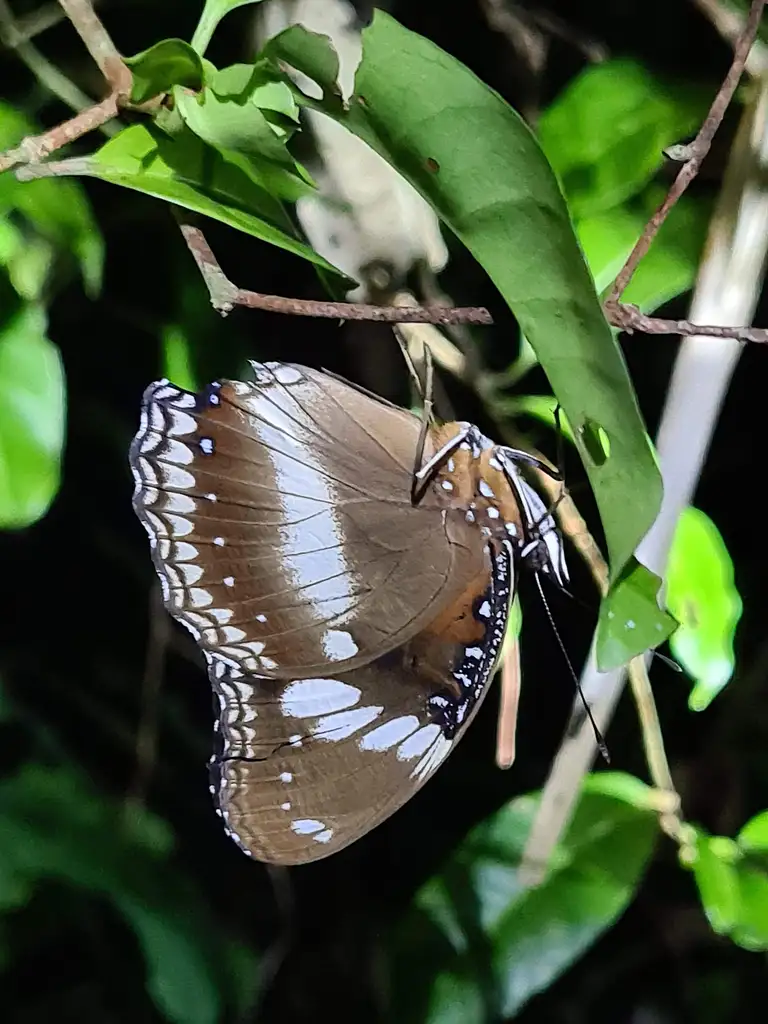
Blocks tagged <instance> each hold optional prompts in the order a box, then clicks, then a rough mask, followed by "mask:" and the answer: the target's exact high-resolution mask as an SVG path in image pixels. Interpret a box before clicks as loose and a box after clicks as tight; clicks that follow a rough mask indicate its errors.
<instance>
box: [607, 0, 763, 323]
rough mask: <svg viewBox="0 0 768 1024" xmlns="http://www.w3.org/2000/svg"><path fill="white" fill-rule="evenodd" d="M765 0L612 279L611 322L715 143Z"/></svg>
mask: <svg viewBox="0 0 768 1024" xmlns="http://www.w3.org/2000/svg"><path fill="white" fill-rule="evenodd" d="M765 2H766V0H752V6H751V8H750V11H749V16H748V17H747V20H746V22H745V24H744V30H743V32H742V33H741V36H740V37H739V40H738V42H737V44H736V47H735V49H734V54H733V62H732V64H731V66H730V68H729V70H728V74H727V75H726V76H725V78H724V79H723V84H722V85H721V86H720V89H719V90H718V93H717V95H716V96H715V99H714V101H713V103H712V106H711V107H710V108H709V113H708V114H707V116H706V118H705V120H704V123H703V124H702V126H701V128H700V129H699V133H698V135H697V136H696V138H695V139H694V140H693V142H692V143H691V144H690V146H686V147H685V163H684V164H683V166H682V167H681V168H680V171H679V172H678V175H677V177H676V178H675V180H674V182H673V183H672V187H671V188H670V190H669V192H668V193H667V196H666V198H665V200H664V202H663V203H662V204H661V206H660V207H659V208H658V210H657V211H656V212H655V213H654V214H653V216H652V217H651V219H650V220H649V221H648V223H647V224H646V226H645V229H644V230H643V233H642V235H641V236H640V238H639V239H638V241H637V243H636V245H635V247H634V249H633V250H632V252H631V253H630V254H629V257H628V259H627V261H626V263H625V264H624V266H623V267H622V268H621V270H620V271H619V273H618V275H617V277H616V280H615V281H614V282H613V287H612V288H611V292H610V295H609V296H608V299H607V301H606V303H605V311H606V315H607V316H608V319H609V320H611V322H613V320H612V319H611V318H612V316H616V315H618V313H617V309H616V307H617V306H618V305H619V300H620V299H621V296H622V294H623V292H624V290H625V288H626V287H627V285H628V284H629V282H630V280H631V279H632V275H633V274H634V272H635V271H636V270H637V267H638V264H639V263H640V261H641V260H642V258H643V257H644V256H645V254H646V253H647V252H648V250H649V248H650V247H651V243H652V242H653V240H654V238H655V237H656V234H657V233H658V230H659V228H660V227H661V225H662V224H663V223H664V221H665V220H666V218H667V215H668V214H669V211H670V210H671V209H672V207H673V206H674V205H675V203H676V202H677V201H678V199H679V198H680V196H681V195H682V194H683V193H684V192H685V190H686V189H687V188H688V186H689V185H690V183H691V182H692V181H693V179H694V178H695V177H696V175H697V174H698V173H699V168H700V167H701V164H702V162H703V160H704V157H705V156H706V155H707V153H708V152H709V148H710V146H711V145H712V139H713V138H714V136H715V132H716V131H717V129H718V128H719V127H720V122H721V121H722V120H723V116H724V115H725V111H726V110H727V108H728V104H729V103H730V102H731V99H732V98H733V94H734V92H735V91H736V86H737V85H738V84H739V80H740V78H741V75H742V72H743V71H744V65H745V64H746V61H747V57H748V56H749V51H750V50H751V48H752V43H753V42H754V40H755V36H756V35H757V29H758V26H759V24H760V18H761V16H762V13H763V8H764V7H765Z"/></svg>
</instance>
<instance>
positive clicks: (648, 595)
mask: <svg viewBox="0 0 768 1024" xmlns="http://www.w3.org/2000/svg"><path fill="white" fill-rule="evenodd" d="M660 586H661V580H660V579H659V577H658V576H656V575H655V574H654V573H652V572H651V571H650V570H649V569H646V567H645V566H644V565H641V564H640V563H639V562H638V561H637V559H635V558H632V559H630V561H629V564H628V565H627V567H626V568H625V569H624V571H623V572H622V574H621V577H620V579H619V581H618V582H617V583H616V585H615V587H614V588H613V590H612V591H611V592H610V593H609V594H608V597H607V598H606V599H605V600H604V601H603V602H602V604H601V605H600V614H599V617H598V621H597V641H596V647H595V652H596V657H597V667H598V669H599V670H600V671H601V672H609V671H610V670H611V669H613V668H618V667H619V666H620V665H626V663H627V662H628V661H631V660H632V658H634V657H636V656H637V655H638V654H642V653H643V652H644V651H648V650H651V649H652V648H654V647H658V646H659V644H660V643H662V642H663V641H664V640H666V639H667V637H668V636H669V635H670V633H672V631H673V630H674V629H675V627H676V625H677V623H676V622H675V620H674V619H673V618H672V616H671V615H668V614H667V612H665V611H663V610H662V609H661V608H660V607H659V603H658V593H659V587H660Z"/></svg>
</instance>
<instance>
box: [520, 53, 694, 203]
mask: <svg viewBox="0 0 768 1024" xmlns="http://www.w3.org/2000/svg"><path fill="white" fill-rule="evenodd" d="M707 106H708V101H707V96H706V94H705V93H704V92H703V91H702V90H701V89H696V88H691V87H688V86H679V85H672V84H669V83H664V82H661V81H659V80H658V79H656V78H654V77H653V76H652V75H651V74H650V73H649V72H648V71H646V70H645V68H643V67H642V66H641V65H639V64H636V63H635V62H634V61H629V60H612V61H604V62H603V63H601V64H595V65H592V66H591V67H589V68H587V69H586V70H585V71H584V72H582V74H580V75H579V76H578V77H577V78H575V79H573V80H572V81H571V82H570V83H569V84H568V86H567V87H566V88H565V89H564V90H563V92H562V93H561V95H560V96H558V98H557V99H556V100H555V102H554V103H552V104H551V105H550V106H549V107H548V108H547V109H546V110H545V111H544V113H543V115H542V117H541V118H540V120H539V124H538V135H539V139H540V141H541V144H542V147H543V148H544V152H545V153H546V154H547V157H548V158H549V160H550V162H551V164H552V166H553V167H554V169H555V171H556V172H557V174H558V175H559V177H560V180H561V182H562V183H563V188H564V191H565V194H566V196H567V198H568V203H569V205H570V208H571V211H572V212H573V215H574V216H575V217H587V216H594V215H596V214H599V213H602V212H604V211H606V210H610V209H613V207H615V206H618V205H619V204H620V203H622V202H624V201H625V200H626V199H628V198H629V197H631V196H633V195H635V194H636V193H638V192H639V191H640V190H641V189H642V188H643V187H644V186H645V185H646V184H647V183H648V182H649V181H650V179H651V178H652V177H653V175H654V174H655V173H656V171H657V170H658V169H659V168H660V167H661V165H662V164H663V162H664V149H665V148H666V147H667V146H669V145H671V144H672V143H673V142H679V141H681V139H683V138H684V137H685V136H686V135H688V134H690V133H691V132H692V131H694V129H696V128H697V127H698V126H699V124H700V123H701V121H702V119H703V117H704V115H705V114H706V112H707Z"/></svg>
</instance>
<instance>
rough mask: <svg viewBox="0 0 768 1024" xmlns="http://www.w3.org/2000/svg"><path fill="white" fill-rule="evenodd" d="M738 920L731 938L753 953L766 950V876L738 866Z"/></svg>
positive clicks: (761, 872)
mask: <svg viewBox="0 0 768 1024" xmlns="http://www.w3.org/2000/svg"><path fill="white" fill-rule="evenodd" d="M738 879H739V890H740V893H741V904H740V908H739V919H738V921H737V922H736V924H735V925H734V928H733V931H732V932H731V938H732V939H733V941H734V942H735V943H736V944H737V945H739V946H743V947H744V948H745V949H749V950H753V951H755V952H758V951H763V950H766V949H768V876H766V874H765V873H764V872H763V871H758V870H757V869H755V868H751V867H747V866H746V865H740V867H739V873H738Z"/></svg>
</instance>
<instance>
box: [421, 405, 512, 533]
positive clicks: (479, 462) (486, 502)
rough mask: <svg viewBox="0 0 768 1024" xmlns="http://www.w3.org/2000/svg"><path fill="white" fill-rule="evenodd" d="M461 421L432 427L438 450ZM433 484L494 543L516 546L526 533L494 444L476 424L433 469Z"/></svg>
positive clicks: (457, 431) (456, 433) (456, 432)
mask: <svg viewBox="0 0 768 1024" xmlns="http://www.w3.org/2000/svg"><path fill="white" fill-rule="evenodd" d="M463 428H464V424H462V423H446V424H445V425H443V426H441V427H437V428H435V429H434V430H433V431H432V443H433V444H434V446H435V449H436V450H440V448H442V447H443V446H444V445H446V444H447V443H448V442H449V441H450V440H451V439H452V438H454V437H457V436H459V434H460V433H461V432H462V431H463ZM435 488H436V489H437V490H441V491H442V492H443V495H442V496H443V499H444V500H445V502H446V504H447V505H448V507H449V508H459V509H461V510H462V511H463V512H464V515H465V518H466V520H467V522H468V523H476V524H477V527H478V529H479V530H480V532H481V534H482V535H483V536H485V537H487V538H488V539H489V540H492V541H495V542H496V544H497V545H498V544H501V543H504V542H509V541H510V540H511V541H512V544H513V546H515V547H516V546H519V545H520V544H521V543H522V542H523V539H524V536H525V527H524V523H523V519H522V516H521V512H520V504H519V502H518V500H517V497H516V495H515V491H514V489H513V487H512V486H511V484H510V482H509V479H508V478H507V474H506V473H505V471H504V466H503V464H502V461H501V460H500V458H499V456H498V449H497V446H496V445H495V444H494V443H493V442H492V441H491V440H490V439H489V438H487V437H485V436H484V435H483V434H482V433H481V432H480V431H479V430H477V428H473V429H472V430H471V433H470V434H469V436H468V437H467V438H466V439H465V440H463V441H461V443H460V444H459V446H458V448H457V449H456V451H455V452H453V453H452V454H451V455H449V456H448V457H447V458H446V459H445V461H444V462H443V463H442V465H441V466H440V467H439V468H438V469H437V471H436V473H435Z"/></svg>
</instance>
